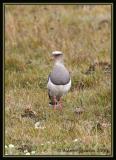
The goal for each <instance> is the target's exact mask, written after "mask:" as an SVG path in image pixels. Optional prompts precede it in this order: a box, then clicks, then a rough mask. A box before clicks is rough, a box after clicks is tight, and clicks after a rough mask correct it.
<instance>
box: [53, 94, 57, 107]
mask: <svg viewBox="0 0 116 160" xmlns="http://www.w3.org/2000/svg"><path fill="white" fill-rule="evenodd" d="M53 99H54V110H56V102H57V101H56V96H54V97H53Z"/></svg>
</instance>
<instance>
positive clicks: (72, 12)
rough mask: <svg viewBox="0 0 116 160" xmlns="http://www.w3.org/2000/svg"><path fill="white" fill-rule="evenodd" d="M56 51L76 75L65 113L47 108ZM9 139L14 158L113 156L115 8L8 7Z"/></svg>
mask: <svg viewBox="0 0 116 160" xmlns="http://www.w3.org/2000/svg"><path fill="white" fill-rule="evenodd" d="M54 50H61V51H62V52H63V53H64V56H65V65H66V67H67V68H68V69H69V70H70V72H71V77H72V87H71V90H70V92H69V93H68V94H67V95H66V96H65V97H64V98H63V104H64V107H63V112H62V113H61V112H60V111H56V112H54V111H53V110H52V109H51V108H50V107H49V106H48V103H49V99H48V95H47V87H46V85H47V78H48V74H49V72H50V71H51V68H52V65H53V62H51V60H50V58H51V57H50V56H51V52H52V51H54ZM26 108H31V110H26ZM36 122H39V123H40V124H41V126H42V127H43V128H42V127H41V126H38V128H35V124H36ZM5 144H6V148H5V154H13V155H24V154H26V153H27V152H28V153H29V154H31V153H33V152H32V151H34V154H35V155H40V154H42V155H45V154H52V155H55V154H58V155H60V154H64V155H66V154H72V155H109V154H111V5H8V4H7V5H5ZM9 144H13V145H14V148H13V149H9V148H8V145H9ZM87 149H88V151H87ZM71 150H72V151H71ZM92 150H94V151H92Z"/></svg>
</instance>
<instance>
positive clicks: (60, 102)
mask: <svg viewBox="0 0 116 160" xmlns="http://www.w3.org/2000/svg"><path fill="white" fill-rule="evenodd" d="M59 104H60V110H61V111H62V98H61V97H60V101H59Z"/></svg>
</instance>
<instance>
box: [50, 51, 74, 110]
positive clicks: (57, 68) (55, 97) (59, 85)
mask: <svg viewBox="0 0 116 160" xmlns="http://www.w3.org/2000/svg"><path fill="white" fill-rule="evenodd" d="M63 57H64V56H63V52H61V51H53V52H52V59H53V60H54V66H53V68H52V71H51V72H50V74H49V76H48V83H47V89H48V96H49V99H50V101H51V102H50V103H49V105H52V106H53V108H54V110H56V108H57V106H58V107H59V108H60V109H61V110H62V107H63V106H62V97H63V96H64V95H65V94H66V93H67V92H68V91H69V90H70V88H71V76H70V73H69V71H68V69H67V68H66V67H65V66H64V60H63Z"/></svg>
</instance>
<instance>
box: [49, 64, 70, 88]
mask: <svg viewBox="0 0 116 160" xmlns="http://www.w3.org/2000/svg"><path fill="white" fill-rule="evenodd" d="M49 78H50V80H51V82H52V83H54V84H55V85H66V84H68V83H69V81H70V74H69V72H68V70H67V69H66V68H65V67H64V66H55V67H54V68H53V71H52V72H51V74H50V75H49Z"/></svg>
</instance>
